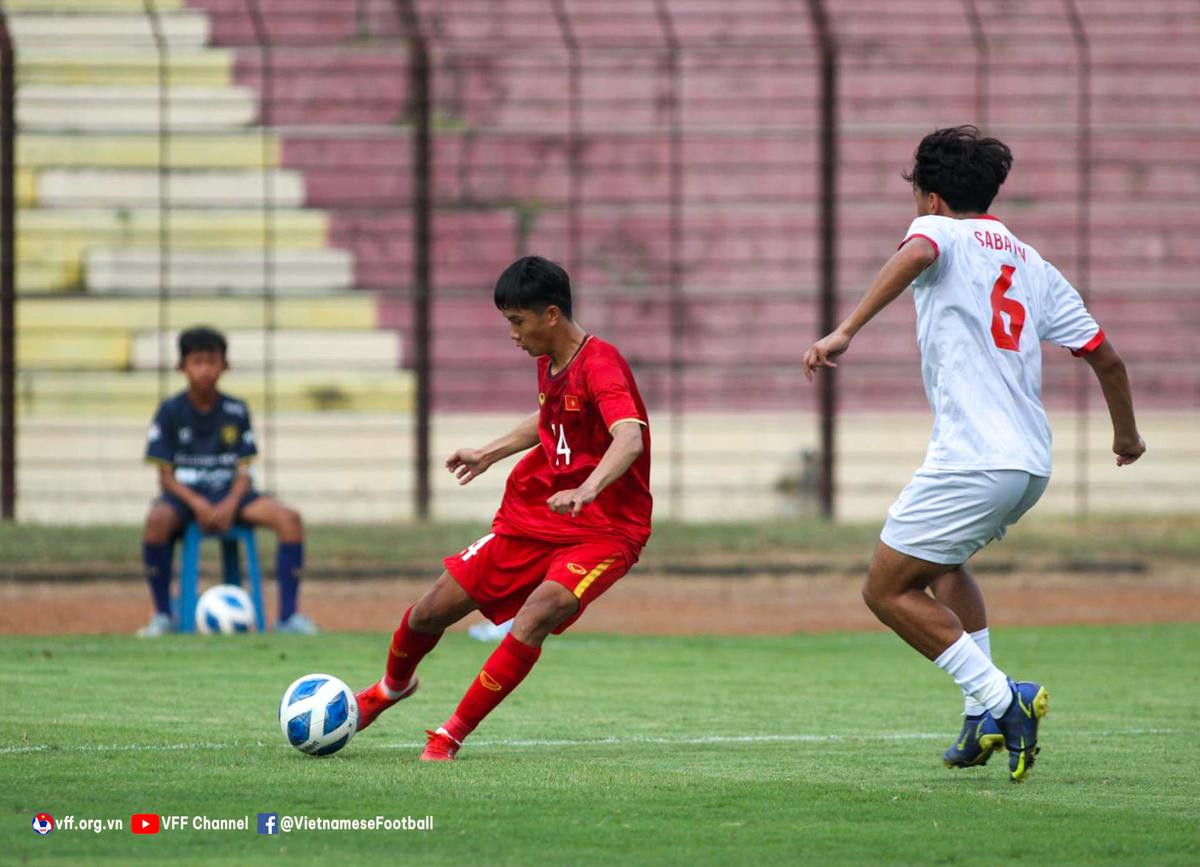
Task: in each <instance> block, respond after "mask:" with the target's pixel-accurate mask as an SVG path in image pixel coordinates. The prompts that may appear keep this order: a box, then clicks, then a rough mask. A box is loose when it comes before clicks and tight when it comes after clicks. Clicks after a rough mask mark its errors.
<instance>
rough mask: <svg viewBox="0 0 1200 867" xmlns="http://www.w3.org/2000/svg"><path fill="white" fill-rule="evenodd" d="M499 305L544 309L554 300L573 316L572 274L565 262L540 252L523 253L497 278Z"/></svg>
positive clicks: (559, 307)
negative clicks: (535, 254)
mask: <svg viewBox="0 0 1200 867" xmlns="http://www.w3.org/2000/svg"><path fill="white" fill-rule="evenodd" d="M494 297H495V300H496V307H497V308H499V309H500V310H516V309H521V310H533V311H534V312H535V313H544V312H545V311H546V308H547V307H549V306H550V305H551V304H553V305H554V306H555V307H557V308H558V309H559V310H561V311H562V313H563V316H565V317H567V318H568V319H570V318H571V278H570V277H568V276H567V272H566V271H564V270H563V268H562V266H561V265H559V264H557V263H555V262H551V261H550V260H549V259H543V258H542V257H541V256H524V257H522V258H520V259H518V260H517V261H515V262H513V263H512V264H511V265H509V266H508V267H507V268H505V269H504V273H503V274H501V275H500V279H499V280H497V281H496V291H495V295H494Z"/></svg>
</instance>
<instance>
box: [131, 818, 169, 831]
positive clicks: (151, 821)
mask: <svg viewBox="0 0 1200 867" xmlns="http://www.w3.org/2000/svg"><path fill="white" fill-rule="evenodd" d="M161 827H162V822H161V820H160V819H159V818H158V814H157V813H134V814H133V815H132V816H130V817H129V830H130V831H132V832H133V833H135V834H157V833H158V832H159V829H160V828H161Z"/></svg>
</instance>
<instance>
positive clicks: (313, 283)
mask: <svg viewBox="0 0 1200 867" xmlns="http://www.w3.org/2000/svg"><path fill="white" fill-rule="evenodd" d="M162 259H163V257H162V256H161V255H160V250H159V249H158V248H157V247H91V248H89V249H88V251H87V253H86V255H85V256H84V273H83V285H84V288H85V289H86V290H87V291H88V292H89V293H92V294H97V295H100V294H103V295H114V294H116V295H121V294H134V295H145V294H148V293H151V292H154V291H157V289H158V287H159V285H160V282H162V281H164V280H165V282H166V285H167V286H168V287H170V290H169V291H170V292H171V293H172V294H189V295H195V294H201V295H210V294H213V293H226V294H234V295H255V296H261V295H262V293H263V292H265V291H267V290H273V291H275V292H277V293H281V294H286V295H298V294H303V293H318V294H319V293H326V292H330V291H336V290H345V289H349V288H350V287H351V285H352V278H353V261H352V258H351V255H350V253H349V252H347V251H346V250H339V249H334V248H328V249H320V250H294V249H286V248H285V249H280V250H264V249H251V250H231V249H225V250H178V249H175V250H171V251H170V253H169V256H168V257H167V261H166V263H165V265H166V268H165V276H164V273H163V271H162V268H161V266H162V265H163V264H164V263H163V261H162ZM268 262H269V263H270V265H271V270H270V273H269V274H268V273H267V272H266V263H268Z"/></svg>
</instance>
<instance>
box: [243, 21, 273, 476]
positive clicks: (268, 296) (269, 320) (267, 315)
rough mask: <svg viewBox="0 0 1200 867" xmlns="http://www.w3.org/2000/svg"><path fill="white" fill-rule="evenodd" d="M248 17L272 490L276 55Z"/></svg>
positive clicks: (265, 449)
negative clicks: (257, 81)
mask: <svg viewBox="0 0 1200 867" xmlns="http://www.w3.org/2000/svg"><path fill="white" fill-rule="evenodd" d="M247 3H248V6H249V8H248V11H249V13H250V20H251V22H252V23H253V25H254V41H255V44H256V45H257V46H258V56H259V64H260V66H261V69H262V80H261V86H262V118H261V121H262V123H261V126H260V129H261V130H262V136H261V142H262V174H263V177H262V194H263V201H262V239H263V240H262V243H263V298H262V301H263V323H262V347H263V371H262V377H263V420H262V425H261V427H262V431H263V440H262V453H263V479H262V484H263V487H264V488H265V489H266V490H272V482H273V481H274V478H275V449H274V447H273V446H274V437H275V337H276V330H277V317H276V305H275V300H276V299H275V173H274V172H273V171H271V138H270V130H271V125H272V123H273V122H274V117H273V110H274V107H275V58H274V54H273V52H272V45H271V34H270V31H268V30H267V24H266V20H265V19H264V18H263V14H262V8H261V7H260V6H259V2H258V0H247Z"/></svg>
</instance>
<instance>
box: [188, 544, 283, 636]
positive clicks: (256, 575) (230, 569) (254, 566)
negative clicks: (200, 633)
mask: <svg viewBox="0 0 1200 867" xmlns="http://www.w3.org/2000/svg"><path fill="white" fill-rule="evenodd" d="M205 536H208V537H210V538H219V539H220V540H221V566H222V576H223V578H224V580H225V583H226V584H237V585H239V586H240V585H241V583H242V574H241V573H242V570H241V565H240V563H239V562H238V559H239V558H238V543H239V542H240V543H241V544H242V547H243V548H245V549H246V572H247V574H248V575H249V576H250V599H251V601H253V602H254V621H255V624H256V625H257V626H258V631H259V632H265V631H266V628H267V627H266V620H265V618H264V616H263V598H262V570H261V569H259V566H258V548H257V547H256V546H255V544H254V528H253V527H251V526H249V525H248V524H234V525H233V526H232V527H230V529H229V532H228V533H224V534H217V533H205V532H204V531H203V530H201V529H200V525H199V524H197V523H196V522H195V521H188V525H187V527H185V528H184V530H183V564H182V565H181V566H180V568H179V631H180V632H195V631H196V599H197V592H196V590H197V587H198V586H199V584H200V543H201V542H202V541H203V540H204V537H205Z"/></svg>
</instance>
